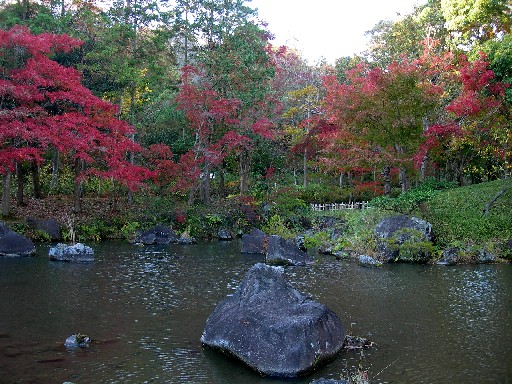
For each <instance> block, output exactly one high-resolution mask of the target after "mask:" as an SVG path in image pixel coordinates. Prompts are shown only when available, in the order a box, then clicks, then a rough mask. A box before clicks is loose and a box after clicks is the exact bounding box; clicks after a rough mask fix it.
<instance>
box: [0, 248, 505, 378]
mask: <svg viewBox="0 0 512 384" xmlns="http://www.w3.org/2000/svg"><path fill="white" fill-rule="evenodd" d="M91 245H92V246H93V248H94V249H95V253H96V261H95V262H93V263H87V264H85V263H84V264H71V263H62V262H52V261H49V260H48V256H47V255H48V247H41V248H40V249H38V255H37V256H36V257H33V258H22V259H14V258H0V383H2V384H4V383H63V382H65V381H70V382H73V383H76V384H79V383H199V384H200V383H219V384H220V383H223V384H234V383H259V384H267V383H268V384H270V383H279V382H281V383H282V382H286V383H309V382H310V381H312V380H313V379H316V378H320V377H325V378H339V377H340V374H341V373H342V372H346V371H347V370H348V371H352V372H353V371H354V370H355V369H356V367H357V366H359V365H361V366H362V367H363V369H364V370H367V371H368V372H369V376H370V377H373V380H372V383H452V384H453V383H468V382H474V383H512V295H511V293H512V265H479V266H457V267H439V266H418V265H388V266H386V267H384V268H382V269H368V268H363V267H360V266H358V265H357V264H355V263H353V262H349V261H338V260H335V259H333V258H332V257H327V256H326V257H323V256H322V257H320V258H319V260H318V263H316V264H315V265H313V266H311V267H307V268H306V267H287V268H286V272H285V274H286V276H287V278H288V280H290V281H291V282H292V284H293V285H294V286H295V287H296V288H298V289H299V290H300V291H302V292H306V293H308V294H310V295H311V296H312V297H313V298H315V299H316V300H318V301H320V302H321V303H323V304H325V305H327V306H328V307H330V308H331V309H332V310H334V311H335V312H336V313H337V314H338V315H339V317H340V318H341V319H342V321H343V323H344V325H345V328H346V329H347V332H348V333H351V334H355V335H359V336H365V337H368V338H370V339H371V340H373V341H374V342H375V343H376V344H377V346H376V347H374V348H372V349H369V350H366V351H364V352H363V353H362V354H361V353H358V352H342V353H341V354H340V355H338V357H337V358H336V359H335V360H334V361H332V362H331V363H329V364H327V365H326V366H324V367H322V368H321V369H320V370H318V371H316V372H314V373H313V374H311V375H309V376H307V377H303V378H298V379H293V380H286V381H279V380H276V379H270V378H265V377H261V376H259V375H257V374H255V373H253V372H252V371H251V370H250V369H248V368H246V367H245V366H244V365H242V364H240V363H238V362H237V361H235V360H232V359H230V358H227V357H225V356H224V355H222V354H219V353H218V352H215V351H212V350H208V349H204V348H202V347H201V344H200V342H199V338H200V336H201V333H202V331H203V328H204V324H205V321H206V319H207V317H208V316H209V314H210V313H211V312H212V311H213V309H214V307H215V305H216V304H217V303H218V302H219V301H220V300H222V299H223V298H224V297H225V296H226V295H227V294H230V293H231V292H233V290H234V289H236V287H237V286H238V284H239V282H240V281H241V279H242V278H243V276H244V274H245V272H246V271H247V270H248V269H249V268H250V267H251V266H252V265H253V264H254V263H256V262H261V261H263V257H260V256H251V255H242V254H240V243H238V242H237V241H235V242H231V243H208V244H199V245H192V246H174V245H171V246H167V247H160V248H157V247H137V246H131V245H129V244H126V243H123V242H104V243H100V244H91ZM77 332H80V333H82V334H87V335H89V336H91V337H92V338H93V340H94V343H93V344H91V346H90V347H89V348H86V349H80V350H77V351H68V350H66V349H65V348H64V347H63V342H64V340H65V339H66V337H67V336H69V335H71V334H73V333H77Z"/></svg>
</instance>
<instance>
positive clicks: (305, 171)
mask: <svg viewBox="0 0 512 384" xmlns="http://www.w3.org/2000/svg"><path fill="white" fill-rule="evenodd" d="M303 161H304V163H303V164H302V167H303V172H304V188H306V187H307V186H308V150H307V149H306V148H304V159H303Z"/></svg>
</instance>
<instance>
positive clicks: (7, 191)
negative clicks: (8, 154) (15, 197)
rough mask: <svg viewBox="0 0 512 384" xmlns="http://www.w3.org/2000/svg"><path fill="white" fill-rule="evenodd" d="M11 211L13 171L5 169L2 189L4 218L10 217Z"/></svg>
mask: <svg viewBox="0 0 512 384" xmlns="http://www.w3.org/2000/svg"><path fill="white" fill-rule="evenodd" d="M10 211H11V170H10V169H9V168H6V169H5V175H4V177H3V188H2V216H4V217H6V216H9V214H10Z"/></svg>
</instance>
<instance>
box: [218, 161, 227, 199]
mask: <svg viewBox="0 0 512 384" xmlns="http://www.w3.org/2000/svg"><path fill="white" fill-rule="evenodd" d="M217 174H218V175H219V192H218V193H219V197H220V198H221V199H223V198H224V197H226V180H225V179H224V168H223V166H222V165H221V166H220V167H219V168H218V172H217Z"/></svg>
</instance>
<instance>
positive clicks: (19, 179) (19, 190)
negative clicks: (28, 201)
mask: <svg viewBox="0 0 512 384" xmlns="http://www.w3.org/2000/svg"><path fill="white" fill-rule="evenodd" d="M16 184H17V187H16V203H17V204H18V205H24V204H25V201H24V200H25V199H24V193H23V190H24V186H25V175H24V174H23V164H22V163H21V162H19V161H18V162H16Z"/></svg>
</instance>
